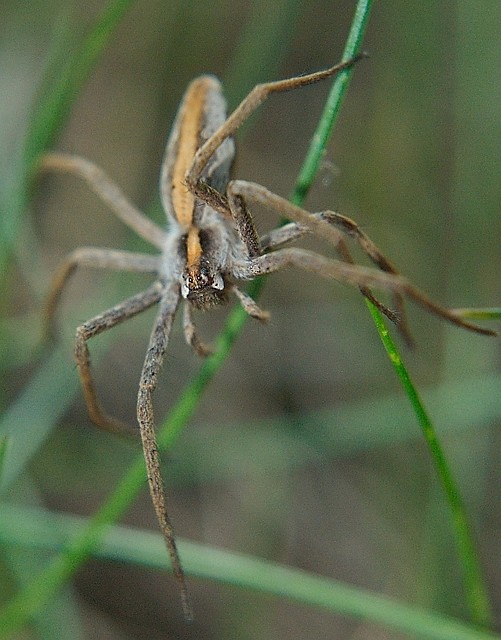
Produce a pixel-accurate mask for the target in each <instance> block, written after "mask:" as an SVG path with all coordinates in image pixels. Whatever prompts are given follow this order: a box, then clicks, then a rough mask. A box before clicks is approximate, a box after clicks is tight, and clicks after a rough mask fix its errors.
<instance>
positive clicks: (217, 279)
mask: <svg viewBox="0 0 501 640" xmlns="http://www.w3.org/2000/svg"><path fill="white" fill-rule="evenodd" d="M212 288H213V289H219V290H220V291H222V290H223V289H224V280H223V276H222V275H221V274H220V273H218V274H217V275H215V276H214V280H213V281H212Z"/></svg>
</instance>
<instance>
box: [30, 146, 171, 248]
mask: <svg viewBox="0 0 501 640" xmlns="http://www.w3.org/2000/svg"><path fill="white" fill-rule="evenodd" d="M39 170H40V171H42V172H47V171H63V172H66V173H72V174H73V175H76V176H78V177H80V178H82V179H83V180H85V182H87V184H88V185H89V187H90V188H91V189H92V191H94V193H95V194H96V195H97V196H98V197H99V198H100V199H101V200H102V201H103V202H105V203H106V204H107V205H108V206H109V207H110V209H111V210H112V211H113V213H114V214H115V215H116V216H117V217H118V218H120V220H122V222H124V223H125V224H126V225H127V226H128V227H130V228H131V229H133V230H134V231H135V232H136V233H137V234H138V235H139V236H141V238H143V239H144V240H146V241H147V242H150V243H151V244H152V245H153V246H155V247H157V248H159V249H162V248H163V246H164V243H165V237H166V232H165V231H164V230H163V229H162V228H161V227H159V226H158V225H156V224H155V223H154V222H153V221H152V220H150V219H149V218H147V217H146V216H145V215H144V214H143V213H142V212H141V211H139V209H137V208H136V207H135V206H134V205H133V204H132V203H131V202H129V200H128V199H127V197H126V196H125V195H124V193H123V191H122V190H121V189H120V187H119V186H118V185H116V184H115V183H114V182H113V181H112V180H111V179H110V178H109V177H108V176H107V175H106V174H105V172H104V171H103V170H102V169H100V168H99V167H98V166H97V165H95V164H94V163H93V162H90V161H89V160H85V159H84V158H81V157H80V156H74V155H70V154H68V153H47V154H45V155H44V156H42V158H41V160H40V164H39Z"/></svg>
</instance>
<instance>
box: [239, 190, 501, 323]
mask: <svg viewBox="0 0 501 640" xmlns="http://www.w3.org/2000/svg"><path fill="white" fill-rule="evenodd" d="M230 185H231V189H230V192H231V193H237V194H238V195H239V196H240V197H241V198H244V197H245V200H247V201H249V200H250V201H252V202H257V203H260V204H262V205H264V206H266V207H268V208H270V209H272V210H274V211H277V213H279V214H280V215H281V216H282V217H284V218H289V219H291V220H293V221H294V222H296V223H298V224H300V225H304V226H306V227H308V228H309V230H310V231H311V232H312V233H315V234H316V235H318V236H320V237H321V238H324V239H325V240H327V241H328V242H330V243H331V244H333V245H334V246H335V247H336V248H338V250H339V248H340V247H341V254H342V256H343V258H344V259H345V261H347V262H348V263H349V264H352V262H353V261H352V260H351V256H349V254H345V255H343V251H344V249H343V243H342V242H341V244H340V241H341V240H343V234H344V235H348V236H349V237H351V238H353V239H354V240H355V241H356V242H357V243H358V244H359V245H360V247H361V248H362V250H363V251H364V252H365V253H366V254H367V255H368V257H369V258H370V259H371V260H372V262H374V264H375V265H376V266H378V267H379V268H380V269H381V271H382V273H381V275H387V276H392V278H391V277H390V278H389V279H387V280H385V279H384V278H383V279H382V280H380V282H379V283H378V282H377V281H376V280H375V281H374V286H376V287H382V288H384V289H388V290H390V291H391V292H392V293H393V295H394V297H395V300H396V302H397V306H399V307H400V308H402V309H403V304H402V296H403V295H407V296H408V297H409V298H411V299H413V300H414V301H415V302H417V303H418V304H420V305H421V306H422V307H424V308H425V309H427V310H428V311H431V312H432V313H434V314H435V315H437V316H439V317H441V318H444V319H445V320H448V321H449V322H452V323H453V324H456V325H458V326H460V327H463V328H464V329H468V330H470V331H475V332H477V333H482V334H485V335H496V333H495V332H494V331H492V330H490V329H484V328H482V327H479V326H478V325H476V324H473V323H471V322H467V321H466V320H463V319H462V318H461V317H460V316H458V315H457V314H455V313H454V312H452V311H450V310H449V309H447V308H445V307H443V306H442V305H440V304H439V303H438V302H435V301H434V300H432V299H431V298H430V297H429V296H427V295H426V294H425V293H424V292H422V291H421V290H420V289H418V288H417V287H415V286H414V285H412V284H411V283H409V282H408V281H407V280H406V279H405V278H403V277H402V276H400V275H399V273H398V272H397V270H396V269H395V267H394V266H393V265H392V264H391V262H390V261H389V260H388V259H387V258H385V256H384V255H383V254H382V253H381V251H380V250H379V249H378V248H377V246H376V245H375V244H374V242H372V240H371V239H370V238H369V237H368V236H367V235H366V234H365V233H364V232H363V231H362V230H361V229H360V227H359V226H358V225H357V224H356V223H355V222H354V221H353V220H351V219H350V218H347V217H346V216H343V215H341V214H338V213H334V212H332V211H326V212H323V213H321V214H318V215H317V216H315V215H311V214H310V213H308V212H307V211H305V210H304V209H301V208H300V207H297V206H296V205H294V204H292V203H290V202H289V201H288V200H285V198H281V197H280V196H278V195H276V194H275V193H272V192H271V191H269V190H268V189H266V188H265V187H263V186H261V185H259V184H256V183H253V182H245V181H243V180H233V181H232V182H231V183H230ZM337 227H340V228H341V230H342V231H340V230H339V229H338V228H337ZM282 251H286V250H282ZM270 255H273V254H270ZM348 256H349V259H347V258H348ZM347 266H348V264H347ZM353 266H354V265H352V267H353ZM306 268H308V267H306ZM357 268H359V269H362V267H357ZM332 277H334V278H336V276H335V275H333V276H332ZM349 277H350V278H351V277H352V276H351V275H350V276H349ZM365 277H367V279H368V280H370V279H371V278H370V277H369V276H368V274H367V275H366V276H365ZM362 280H363V278H362V279H361V281H360V282H352V283H353V284H357V285H358V286H359V287H360V288H361V290H362V293H363V294H364V295H367V294H368V295H367V297H368V298H369V299H372V298H371V296H372V294H371V293H370V291H367V292H366V291H365V290H364V287H367V286H370V284H369V283H368V284H364V282H363V281H362ZM348 281H349V280H348ZM385 282H386V283H387V284H385ZM399 282H400V283H401V284H400V285H397V283H399ZM379 304H380V303H378V306H379ZM384 308H385V307H384V305H383V309H382V310H383V312H384ZM404 326H405V325H404ZM404 335H408V331H407V329H406V328H404Z"/></svg>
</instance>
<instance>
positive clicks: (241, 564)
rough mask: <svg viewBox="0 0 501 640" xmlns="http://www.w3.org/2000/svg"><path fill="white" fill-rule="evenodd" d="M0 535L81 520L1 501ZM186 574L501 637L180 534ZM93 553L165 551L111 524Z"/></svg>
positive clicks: (338, 609)
mask: <svg viewBox="0 0 501 640" xmlns="http://www.w3.org/2000/svg"><path fill="white" fill-rule="evenodd" d="M0 516H1V517H0V540H1V541H2V543H4V544H11V545H13V544H14V545H16V546H28V547H30V548H32V549H42V550H43V549H45V550H56V549H58V548H60V547H61V546H65V545H67V544H71V540H72V539H75V537H79V536H80V535H82V532H83V531H85V528H86V520H85V519H84V518H80V517H75V516H72V517H69V516H66V515H62V514H53V513H48V512H45V511H42V510H39V509H33V508H31V509H26V508H20V507H17V506H15V505H8V504H3V505H1V506H0ZM178 543H179V549H180V552H181V554H182V556H183V558H184V566H185V570H186V571H187V573H188V574H190V575H193V576H196V577H199V578H209V579H211V580H216V581H218V582H221V583H223V584H227V585H237V586H238V587H240V588H245V589H249V590H254V591H257V592H259V593H262V594H266V595H273V596H275V597H279V598H287V599H290V600H293V601H296V602H298V603H300V604H303V605H308V606H314V607H317V608H319V609H324V610H327V611H329V612H330V613H332V614H336V615H343V616H348V617H351V618H355V619H358V620H363V621H369V622H372V623H375V624H378V625H380V626H383V627H385V628H388V629H392V630H395V631H399V632H402V633H405V634H409V635H410V637H412V638H422V639H427V640H495V639H498V640H499V636H497V635H494V634H491V633H487V632H484V631H481V630H478V629H475V628H472V627H469V626H468V625H466V624H464V623H462V622H460V621H458V620H455V619H452V618H449V617H447V616H443V615H439V614H436V613H430V612H427V611H423V610H422V609H419V608H417V607H412V606H408V605H403V604H401V603H399V602H396V601H394V600H391V599H390V598H387V597H384V596H379V595H377V594H374V593H372V592H370V591H367V590H364V589H359V588H356V587H352V586H349V585H346V584H343V583H341V582H339V581H336V580H331V579H327V578H324V577H322V576H318V575H315V574H311V573H307V572H305V571H301V570H299V569H292V568H289V567H285V566H283V565H279V564H276V563H271V562H268V561H264V560H261V559H258V558H253V557H251V556H246V555H243V554H237V553H232V552H228V551H223V550H220V549H215V548H212V547H208V546H206V545H200V544H196V543H193V542H189V541H185V540H179V541H178ZM94 553H95V555H96V556H97V557H100V558H103V559H107V560H113V561H117V562H122V563H123V562H125V563H133V564H139V565H141V566H148V567H150V568H155V569H161V570H165V569H167V568H168V558H167V554H166V553H165V546H164V541H163V539H162V536H161V535H160V534H157V533H153V532H151V531H143V530H140V529H135V528H132V527H123V526H120V527H114V528H113V529H110V530H109V531H108V532H107V533H106V535H105V536H104V537H103V538H102V539H101V540H100V542H99V545H98V546H97V547H96V549H95V552H94Z"/></svg>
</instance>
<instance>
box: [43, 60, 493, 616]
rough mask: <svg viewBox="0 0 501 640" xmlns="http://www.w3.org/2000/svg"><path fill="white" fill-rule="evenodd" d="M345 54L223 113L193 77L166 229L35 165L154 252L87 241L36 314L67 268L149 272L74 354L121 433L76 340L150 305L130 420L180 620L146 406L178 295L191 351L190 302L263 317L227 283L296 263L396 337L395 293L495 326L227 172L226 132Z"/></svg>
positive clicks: (99, 420) (347, 232) (94, 324)
mask: <svg viewBox="0 0 501 640" xmlns="http://www.w3.org/2000/svg"><path fill="white" fill-rule="evenodd" d="M354 61H355V59H353V60H350V61H348V62H345V63H341V64H339V65H336V66H334V67H332V68H330V69H327V70H325V71H319V72H316V73H312V74H309V75H305V76H301V77H296V78H291V79H288V80H282V81H278V82H271V83H267V84H261V85H257V86H256V87H255V88H254V89H253V90H252V91H251V92H250V93H249V95H248V96H247V97H246V98H245V99H244V100H243V101H242V102H241V104H240V105H239V106H238V107H237V109H235V111H234V112H233V113H232V114H231V115H230V116H229V117H228V118H227V117H226V112H225V102H224V99H223V97H222V91H221V86H220V83H219V81H218V80H217V79H216V78H214V77H213V76H201V77H200V78H197V79H195V80H194V81H193V82H192V83H191V84H190V85H189V87H188V89H187V91H186V93H185V95H184V98H183V101H182V103H181V106H180V108H179V111H178V114H177V116H176V119H175V122H174V125H173V128H172V132H171V134H170V137H169V140H168V143H167V148H166V152H165V157H164V160H163V164H162V169H161V176H160V193H161V199H162V204H163V207H164V209H165V212H166V215H167V218H168V226H167V229H163V228H161V227H159V226H158V225H157V224H155V223H153V222H152V221H151V220H149V219H148V218H146V217H145V216H144V215H143V214H142V213H141V212H140V211H138V210H137V209H136V208H135V207H134V206H133V205H132V204H131V203H130V202H129V201H128V199H127V198H126V197H125V196H124V194H123V193H122V191H121V190H120V188H119V187H117V186H116V185H115V184H114V183H113V182H112V181H111V180H110V179H109V178H108V177H107V176H106V175H105V174H104V173H103V171H102V170H101V169H99V168H98V167H96V166H95V165H94V164H92V163H91V162H89V161H87V160H84V159H83V158H80V157H77V156H70V155H66V154H62V153H50V154H47V155H46V156H44V158H43V159H42V161H41V168H42V170H44V171H49V170H59V171H65V172H69V173H74V174H76V175H78V176H80V177H81V178H83V179H84V180H86V181H87V183H88V184H89V186H90V188H91V189H93V191H95V193H96V194H97V195H98V196H99V197H100V198H102V200H104V201H105V202H106V203H107V204H108V205H109V206H110V208H111V210H112V211H113V212H114V213H115V214H116V215H117V216H118V217H119V218H120V219H121V220H122V221H123V222H124V223H125V224H127V225H128V226H129V227H131V228H132V229H134V230H135V231H136V232H137V233H138V234H139V235H140V236H141V237H142V238H144V239H145V240H147V241H148V242H150V243H151V244H152V245H153V246H155V247H156V248H157V249H159V251H160V255H146V254H139V253H132V252H127V251H118V250H111V249H99V248H93V247H92V248H91V247H82V248H79V249H77V250H75V251H74V252H73V253H71V254H70V255H69V256H68V257H67V258H66V260H65V261H64V262H63V264H62V265H61V267H60V269H59V271H58V273H57V274H56V277H55V279H54V283H53V286H52V289H51V292H50V295H49V299H48V305H47V320H48V323H49V324H52V321H53V317H54V312H55V308H56V305H57V302H58V300H59V298H60V296H61V293H62V289H63V287H64V285H65V283H66V281H67V279H68V277H69V276H70V275H71V274H72V272H73V271H74V270H75V268H76V267H77V266H87V267H94V268H107V269H117V270H126V271H138V272H150V273H152V274H154V276H155V280H154V282H153V284H152V285H151V286H149V287H148V288H147V289H146V290H145V291H143V292H141V293H139V294H137V295H134V296H132V297H131V298H128V299H127V300H125V301H123V302H121V303H119V304H117V305H116V306H114V307H112V308H110V309H108V310H107V311H104V312H103V313H101V314H99V315H97V316H95V317H94V318H92V319H90V320H88V321H87V322H85V323H84V324H82V325H81V326H80V327H78V329H77V332H76V339H75V358H76V362H77V365H78V371H79V374H80V379H81V382H82V387H83V391H84V395H85V400H86V403H87V406H88V410H89V414H90V417H91V418H92V420H93V421H94V422H95V423H96V424H97V425H98V426H99V427H101V428H103V429H107V430H110V431H117V432H124V431H131V428H130V427H128V426H127V425H124V424H122V423H121V422H119V421H118V420H116V419H115V418H113V417H111V416H109V415H107V414H106V413H105V412H104V411H103V409H102V408H101V406H100V404H99V402H98V399H97V396H96V390H95V387H94V382H93V378H92V374H91V368H90V356H89V350H88V347H87V342H88V341H89V340H90V339H91V338H93V337H94V336H97V335H99V334H100V333H102V332H103V331H106V330H107V329H110V328H112V327H114V326H116V325H117V324H119V323H121V322H123V321H124V320H127V319H128V318H131V317H133V316H135V315H137V314H138V313H141V312H142V311H144V310H145V309H148V308H150V307H151V306H153V305H155V304H158V305H159V312H158V315H157V318H156V320H155V323H154V326H153V330H152V333H151V337H150V341H149V346H148V350H147V352H146V357H145V361H144V364H143V368H142V372H141V377H140V382H139V392H138V401H137V419H138V423H139V431H140V434H141V439H142V443H143V449H144V455H145V460H146V466H147V472H148V482H149V487H150V492H151V496H152V500H153V504H154V506H155V510H156V514H157V517H158V520H159V524H160V528H161V530H162V533H163V535H164V538H165V540H166V544H167V548H168V550H169V553H170V556H171V560H172V566H173V570H174V572H175V574H176V576H177V578H178V580H179V582H180V584H181V592H182V599H183V607H184V612H185V616H186V617H187V618H190V617H191V607H190V604H189V602H188V594H187V590H186V585H185V579H184V574H183V570H182V566H181V562H180V560H179V556H178V552H177V549H176V544H175V539H174V534H173V530H172V527H171V524H170V521H169V517H168V513H167V508H166V502H165V492H164V489H163V483H162V477H161V474H160V460H159V455H158V450H157V445H156V438H155V430H154V416H153V407H152V394H153V392H154V390H155V388H156V385H157V379H158V375H159V372H160V369H161V367H162V362H163V358H164V355H165V351H166V348H167V344H168V340H169V334H170V330H171V327H172V322H173V319H174V316H175V313H176V310H177V308H178V306H179V304H180V302H182V303H183V311H184V316H183V324H184V333H185V336H186V340H187V342H188V343H189V344H190V345H191V346H192V347H193V349H194V350H195V351H196V352H197V353H198V354H200V355H206V354H207V353H209V348H208V347H207V346H205V345H204V344H203V343H202V341H201V340H200V339H199V337H198V334H197V331H196V328H195V326H194V324H193V321H192V316H191V309H192V307H195V308H200V309H208V308H210V307H212V306H214V305H217V304H219V303H220V302H222V301H223V300H225V299H226V298H227V297H228V295H229V294H234V295H236V297H237V298H238V300H239V301H240V304H241V305H242V306H243V307H244V309H245V311H246V312H247V313H248V314H250V315H251V316H253V317H255V318H257V319H258V320H266V319H267V318H268V314H267V313H266V312H265V311H263V310H261V309H260V308H259V307H258V305H257V304H256V303H255V302H254V300H252V299H251V298H250V297H249V296H248V295H247V294H246V293H244V292H243V291H242V290H241V289H240V288H239V287H238V286H237V282H239V281H246V280H252V279H254V278H256V277H258V276H261V275H264V274H267V273H271V272H274V271H277V270H279V269H281V268H283V267H286V266H295V267H299V268H301V269H306V270H308V271H311V272H313V273H315V274H318V275H320V276H322V277H325V278H333V279H336V280H340V281H343V282H348V283H350V284H353V285H355V286H357V287H358V288H359V289H360V290H361V292H362V293H363V294H364V295H365V296H366V297H368V298H369V299H370V300H371V301H372V302H373V303H375V304H376V305H377V306H378V308H379V309H380V310H381V311H382V312H383V313H384V314H385V315H386V316H387V317H388V318H390V319H391V320H392V321H393V322H395V323H397V325H398V323H400V327H401V328H402V327H403V329H402V331H403V333H404V334H405V333H406V330H405V325H404V324H403V315H402V311H403V310H402V299H403V297H404V296H406V297H408V298H411V299H413V300H414V301H415V302H417V303H418V304H420V305H421V306H423V307H425V308H426V309H427V310H429V311H431V312H433V313H435V314H436V315H438V316H440V317H442V318H444V319H446V320H449V321H450V322H453V323H454V324H456V325H458V326H462V327H464V328H466V329H470V330H472V331H476V332H478V333H483V334H493V333H494V332H492V331H490V330H487V329H483V328H481V327H477V326H476V325H473V324H471V323H469V322H466V321H465V320H463V319H462V318H461V317H460V316H459V315H457V314H455V313H454V312H452V311H449V310H447V309H445V308H444V307H442V306H441V305H439V304H437V303H436V302H434V301H432V300H430V298H428V297H427V296H426V295H425V294H424V293H422V292H421V291H420V290H419V289H417V288H416V287H415V286H414V285H412V284H411V283H410V282H408V281H407V280H406V279H405V278H404V277H402V276H400V275H399V274H398V273H397V271H396V270H395V268H394V267H393V266H392V264H391V263H390V262H389V261H388V260H387V259H386V258H385V257H384V256H383V254H382V253H381V252H380V251H379V250H378V248H377V247H376V246H375V245H374V243H373V242H372V241H371V240H370V239H369V238H368V237H367V236H366V235H365V233H364V232H363V231H361V229H360V228H359V227H358V226H357V225H356V223H355V222H353V221H352V220H350V218H347V217H346V216H343V215H341V214H338V213H335V212H333V211H324V212H321V213H315V214H312V213H308V212H307V211H305V210H303V209H301V208H299V207H297V206H294V205H292V204H290V203H289V202H287V201H286V200H284V199H283V198H281V197H279V196H277V195H275V194H273V193H271V192H270V191H268V190H267V189H265V188H264V187H263V186H261V185H258V184H255V183H251V182H244V181H241V180H230V169H231V165H232V161H233V157H234V142H233V138H232V136H233V134H234V133H235V131H236V129H237V128H238V127H239V126H240V125H241V124H242V122H244V121H245V120H246V119H247V118H248V116H249V115H250V114H251V113H252V112H253V111H254V110H255V109H256V108H257V107H258V106H259V105H260V104H261V103H262V102H263V101H264V100H265V98H266V97H267V96H268V95H270V94H271V93H274V92H281V91H288V90H291V89H295V88H298V87H301V86H304V85H307V84H311V83H314V82H318V81H320V80H322V79H324V78H328V77H330V76H333V75H334V74H336V73H338V72H341V71H342V72H344V71H346V70H347V69H348V67H350V66H351V65H352V64H353V62H354ZM248 203H260V204H262V205H264V206H265V207H267V208H269V209H271V210H273V211H275V212H276V213H278V214H279V215H280V216H281V217H283V218H287V219H288V220H290V222H289V223H288V224H286V225H284V226H281V227H279V228H277V229H275V230H273V231H271V232H270V233H269V234H267V235H266V236H263V237H261V238H259V237H258V234H257V232H256V230H255V227H254V224H253V221H252V217H251V215H250V214H249V212H248V210H247V204H248ZM308 233H314V234H317V235H319V236H321V237H323V238H324V239H325V240H327V241H328V242H330V243H331V244H332V245H333V246H334V247H335V248H336V250H337V251H338V253H339V256H340V259H339V260H335V259H332V258H327V257H324V256H322V255H320V254H317V253H314V252H312V251H307V250H305V249H300V248H296V247H288V246H287V247H286V246H285V245H287V244H289V243H291V242H292V241H294V240H297V239H298V238H301V237H302V236H304V235H305V234H308ZM346 238H352V239H353V240H354V241H355V242H356V243H358V244H359V245H360V247H361V248H362V249H363V250H364V251H365V253H366V254H367V255H368V256H369V258H370V259H371V260H372V262H373V263H374V264H375V265H376V266H377V267H378V269H374V268H369V267H364V266H359V265H355V264H353V261H352V259H351V255H350V253H349V251H348V249H347V246H346V243H345V239H346ZM371 288H379V289H385V290H388V291H390V292H391V293H392V295H393V299H394V302H395V306H396V312H394V311H392V310H390V309H389V308H388V307H387V306H385V305H384V304H383V303H382V302H381V301H379V300H378V299H377V298H376V297H375V296H374V295H373V294H372V292H371Z"/></svg>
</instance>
